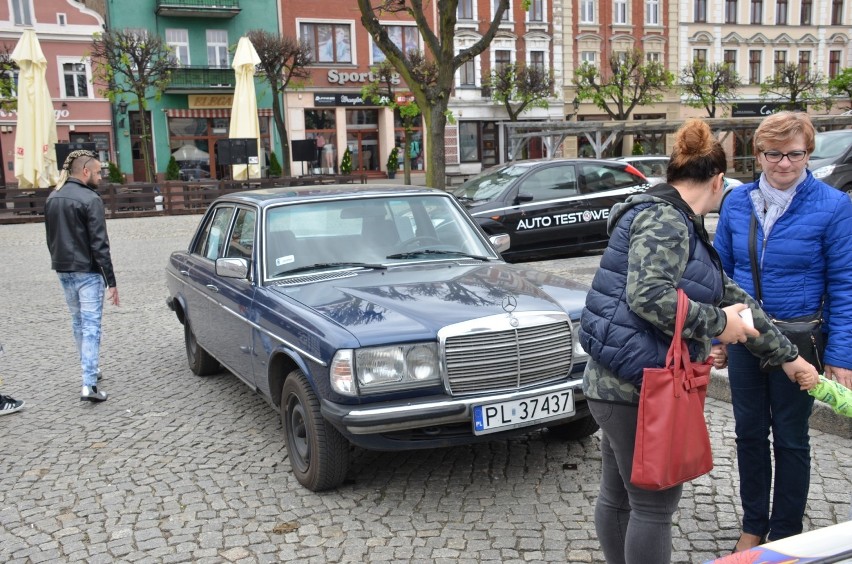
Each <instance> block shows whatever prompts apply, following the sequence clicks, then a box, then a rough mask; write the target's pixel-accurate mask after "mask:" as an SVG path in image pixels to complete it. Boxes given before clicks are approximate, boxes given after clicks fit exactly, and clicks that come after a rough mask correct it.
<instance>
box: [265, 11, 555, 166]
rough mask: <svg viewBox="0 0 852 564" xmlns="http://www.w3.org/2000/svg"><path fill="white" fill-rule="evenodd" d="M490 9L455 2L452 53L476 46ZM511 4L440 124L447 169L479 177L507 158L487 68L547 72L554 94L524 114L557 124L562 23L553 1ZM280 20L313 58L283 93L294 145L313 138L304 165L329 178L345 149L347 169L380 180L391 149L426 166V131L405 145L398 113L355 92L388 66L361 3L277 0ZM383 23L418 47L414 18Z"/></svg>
mask: <svg viewBox="0 0 852 564" xmlns="http://www.w3.org/2000/svg"><path fill="white" fill-rule="evenodd" d="M495 3H496V2H494V1H492V0H461V1H460V2H459V8H458V25H457V33H456V36H455V47H456V52H458V51H459V50H461V49H464V48H466V47H468V46H470V45H471V44H473V43H474V42H475V41H476V40H477V39H478V38H479V37H481V35H482V34H483V33H484V32H485V31H486V29H487V27H488V22H490V21H491V20H492V18H493V14H494V12H493V10H494V7H495ZM511 4H512V10H511V12H510V13H509V14H507V15H506V16H505V17H504V23H503V24H502V25H501V26H500V30H499V32H498V34H497V36H496V37H495V39H494V41H493V42H492V44H491V46H490V47H489V49H486V51H485V52H483V53H482V54H480V55H479V56H477V57H476V58H475V59H474V60H473V61H470V62H469V63H468V64H466V65H465V66H464V67H462V68H461V69H459V70H458V71H457V72H456V79H455V88H454V89H453V92H452V93H451V98H450V102H449V111H450V112H451V113H452V115H453V116H454V117H455V120H456V124H454V125H448V126H447V128H446V152H447V157H446V158H447V170H448V171H453V170H455V171H462V172H467V171H479V170H481V169H482V168H483V167H487V166H490V165H492V164H497V163H498V162H502V161H503V160H505V155H506V136H505V133H504V130H503V128H502V125H501V124H502V123H503V122H505V121H506V120H507V119H508V115H507V113H506V111H505V109H504V108H503V107H502V106H501V105H500V104H498V103H496V102H494V101H493V100H492V99H491V97H490V93H489V91H488V88H487V83H488V80H487V79H488V77H489V75H490V72H491V69H493V68H495V67H496V66H497V65H500V64H503V63H523V64H528V65H538V66H540V67H541V68H543V69H549V70H550V71H552V72H553V73H554V75H555V79H556V80H557V82H558V86H557V88H556V95H555V96H554V98H553V99H552V100H551V101H550V104H549V105H548V107H547V108H543V109H542V108H536V109H533V110H530V111H528V112H525V113H523V114H522V116H521V118H522V119H532V120H543V119H562V103H561V101H559V99H558V96H559V95H561V91H562V89H561V73H562V64H561V58H560V55H559V53H561V45H559V42H560V41H561V19H557V20H558V21H554V17H553V13H554V12H553V4H552V1H551V0H533V2H532V4H531V6H530V10H529V11H527V12H525V11H523V10H522V9H521V7H520V5H519V3H517V2H514V1H513V2H512V3H511ZM556 4H557V5H558V1H557V2H556ZM557 13H560V14H561V12H557ZM281 14H282V18H281V19H282V23H281V29H282V34H283V35H286V36H290V37H295V38H298V39H299V40H301V41H305V42H307V43H308V45H310V47H311V49H312V52H313V57H314V62H313V65H312V68H311V79H310V80H309V81H308V83H307V84H306V85H305V87H304V88H303V89H300V90H294V91H291V92H288V93H287V94H286V95H285V98H286V100H285V105H286V107H287V122H288V128H289V132H290V136H291V139H292V140H294V141H300V140H315V141H316V147H317V149H316V156H315V157H314V160H313V161H305V163H304V165H303V166H305V167H307V168H310V169H312V170H315V171H319V172H328V171H330V170H332V169H335V168H336V167H338V166H339V163H340V161H341V158H342V155H343V152H344V150H345V149H347V148H348V149H349V151H350V153H351V154H352V160H353V170H356V171H362V172H364V173H366V174H376V175H383V174H385V173H386V172H387V165H386V163H387V157H388V155H389V153H390V151H391V149H392V148H394V147H397V148H398V149H399V150H400V151H408V154H409V156H410V157H411V162H412V169H413V170H424V169H425V167H426V166H427V163H428V158H427V157H428V155H426V154H425V143H424V140H423V130H422V127H420V126H419V125H418V126H417V128H416V129H415V132H414V136H413V141H412V142H411V143H410V145H409V146H408V147H405V146H404V130H403V128H402V123H401V120H400V118H399V116H398V115H396V114H395V112H394V111H393V110H391V109H389V108H387V107H383V106H380V105H376V104H372V103H371V102H370V101H369V100H364V98H363V97H362V96H361V89H362V87H363V86H364V85H365V83H366V82H367V81H370V80H375V79H376V77H375V76H373V74H372V73H371V72H370V69H371V67H373V66H374V65H376V64H377V63H379V62H380V61H382V60H384V54H383V53H382V52H381V50H380V49H379V48H378V47H377V46H376V45H375V44H374V43H373V41H372V38H371V37H370V35H369V33H367V31H366V29H365V28H364V27H363V26H362V25H361V21H360V20H361V14H360V12H359V9H358V5H357V3H356V2H355V1H354V0H329V1H328V2H323V3H322V4H314V3H309V2H291V1H289V0H282V3H281ZM329 14H333V16H330V15H329ZM436 17H437V13H431V14H430V20H431V21H430V25H432V26H433V29H435V28H436V27H435V26H436V24H435V18H436ZM381 22H382V24H383V25H384V26H386V27H387V29H388V34H389V36H390V37H391V38H392V39H394V41H395V42H396V44H397V45H398V46H399V47H400V48H401V49H403V51H408V50H410V49H421V50H423V46H422V44H421V38H420V35H419V33H418V31H417V28H416V26H415V23H414V21H413V20H411V19H410V18H408V17H407V16H403V15H398V14H390V13H388V14H385V16H383V18H382V19H381ZM555 30H556V31H558V32H559V33H555ZM395 92H397V93H398V95H399V96H401V97H405V95H406V93H407V88H406V86H405V84H404V83H402V82H401V81H400V83H399V84H398V85H396V86H395ZM538 151H539V153H538V154H537V155H534V156H543V155H542V153H541V149H540V148H539V149H538ZM401 162H402V159H401V158H400V163H401ZM400 166H401V165H400ZM296 170H298V168H296Z"/></svg>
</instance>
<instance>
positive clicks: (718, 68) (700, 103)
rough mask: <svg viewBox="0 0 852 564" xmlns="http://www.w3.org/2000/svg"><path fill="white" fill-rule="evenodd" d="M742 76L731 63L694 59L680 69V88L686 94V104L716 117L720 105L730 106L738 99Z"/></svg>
mask: <svg viewBox="0 0 852 564" xmlns="http://www.w3.org/2000/svg"><path fill="white" fill-rule="evenodd" d="M739 86H740V77H739V75H738V74H737V71H736V70H735V69H734V67H733V65H731V64H729V63H711V64H709V65H708V64H706V63H703V62H700V61H694V62H693V63H692V64H691V65H687V66H685V67H683V69H681V71H680V90H681V92H683V93H684V94H685V95H686V102H685V103H686V105H687V106H689V107H691V108H698V109H703V110H706V111H707V117H711V118H714V117H716V110H717V109H719V107H720V106H722V107H724V106H730V103H731V102H732V101H733V100H736V99H737V96H738V90H739Z"/></svg>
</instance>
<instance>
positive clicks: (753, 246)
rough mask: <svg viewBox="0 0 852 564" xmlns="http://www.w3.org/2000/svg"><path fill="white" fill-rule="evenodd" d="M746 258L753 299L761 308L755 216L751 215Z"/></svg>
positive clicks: (761, 297)
mask: <svg viewBox="0 0 852 564" xmlns="http://www.w3.org/2000/svg"><path fill="white" fill-rule="evenodd" d="M748 257H749V260H751V279H752V282H754V299H755V300H757V303H759V304H760V307H763V291H762V290H761V287H760V268H759V267H758V264H757V216H755V215H754V214H751V223H750V224H749V227H748Z"/></svg>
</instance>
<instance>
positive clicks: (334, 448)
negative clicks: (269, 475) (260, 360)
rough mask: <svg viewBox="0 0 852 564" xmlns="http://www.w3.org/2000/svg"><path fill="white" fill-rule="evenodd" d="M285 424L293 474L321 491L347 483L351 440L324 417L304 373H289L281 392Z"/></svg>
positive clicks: (312, 487)
mask: <svg viewBox="0 0 852 564" xmlns="http://www.w3.org/2000/svg"><path fill="white" fill-rule="evenodd" d="M281 423H282V424H283V425H284V440H285V443H286V445H287V453H288V454H289V456H290V466H291V467H292V468H293V474H295V476H296V480H298V481H299V483H300V484H302V485H303V486H304V487H306V488H307V489H309V490H311V491H312V492H318V491H322V490H327V489H331V488H335V487H337V486H339V485H340V484H342V483H343V480H344V478H346V472H347V471H348V470H349V442H348V441H347V440H346V438H345V437H344V436H343V435H341V434H340V432H339V431H338V430H337V429H335V428H334V426H332V425H330V424H329V423H328V422H327V421H326V420H325V419H323V418H322V414H321V413H320V405H319V400H318V399H317V397H316V395H315V394H314V392H313V390H312V389H311V386H310V384H309V383H308V380H307V378H305V374H304V372H302V371H301V370H294V371H293V372H291V373H290V374H289V375H288V376H287V380H286V381H285V382H284V388H283V389H282V393H281Z"/></svg>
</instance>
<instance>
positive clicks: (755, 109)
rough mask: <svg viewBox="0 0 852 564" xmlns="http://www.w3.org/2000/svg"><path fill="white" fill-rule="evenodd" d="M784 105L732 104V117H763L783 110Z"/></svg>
mask: <svg viewBox="0 0 852 564" xmlns="http://www.w3.org/2000/svg"><path fill="white" fill-rule="evenodd" d="M782 106H783V104H779V103H777V102H767V103H762V102H744V103H740V104H731V117H763V116H768V115H772V114H774V113H775V112H777V111H779V110H781V108H782Z"/></svg>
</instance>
